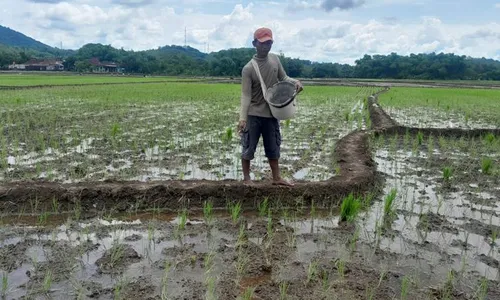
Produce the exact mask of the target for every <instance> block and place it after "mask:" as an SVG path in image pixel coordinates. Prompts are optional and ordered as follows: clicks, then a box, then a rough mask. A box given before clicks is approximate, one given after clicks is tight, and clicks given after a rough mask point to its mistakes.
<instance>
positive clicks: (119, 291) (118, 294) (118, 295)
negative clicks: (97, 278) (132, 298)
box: [113, 279, 125, 300]
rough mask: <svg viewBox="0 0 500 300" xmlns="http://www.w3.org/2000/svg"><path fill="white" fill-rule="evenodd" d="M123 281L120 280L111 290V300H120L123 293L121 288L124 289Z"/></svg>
mask: <svg viewBox="0 0 500 300" xmlns="http://www.w3.org/2000/svg"><path fill="white" fill-rule="evenodd" d="M124 284H125V282H124V280H123V279H120V280H119V281H118V282H117V283H116V284H115V287H114V289H113V297H114V298H113V299H114V300H120V299H122V291H123V287H124Z"/></svg>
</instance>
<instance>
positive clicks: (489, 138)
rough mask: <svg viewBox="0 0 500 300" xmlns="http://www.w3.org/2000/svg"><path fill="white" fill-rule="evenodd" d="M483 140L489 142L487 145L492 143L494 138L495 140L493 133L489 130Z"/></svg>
mask: <svg viewBox="0 0 500 300" xmlns="http://www.w3.org/2000/svg"><path fill="white" fill-rule="evenodd" d="M484 140H485V141H486V142H487V143H488V144H489V145H492V144H493V143H494V142H495V140H496V137H495V135H494V134H493V133H491V132H489V133H487V134H486V136H485V137H484Z"/></svg>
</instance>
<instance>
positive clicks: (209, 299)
mask: <svg viewBox="0 0 500 300" xmlns="http://www.w3.org/2000/svg"><path fill="white" fill-rule="evenodd" d="M215 281H216V277H215V276H212V275H210V276H208V277H207V279H206V280H205V284H206V286H207V291H206V294H205V299H206V300H217V294H216V291H215Z"/></svg>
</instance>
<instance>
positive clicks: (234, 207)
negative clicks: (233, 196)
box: [229, 202, 241, 224]
mask: <svg viewBox="0 0 500 300" xmlns="http://www.w3.org/2000/svg"><path fill="white" fill-rule="evenodd" d="M229 213H230V215H231V220H232V221H233V224H236V223H238V220H239V218H240V215H241V202H237V203H233V202H229Z"/></svg>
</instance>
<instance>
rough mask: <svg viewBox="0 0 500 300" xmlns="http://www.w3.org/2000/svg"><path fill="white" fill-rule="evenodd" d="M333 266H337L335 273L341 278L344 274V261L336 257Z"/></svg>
mask: <svg viewBox="0 0 500 300" xmlns="http://www.w3.org/2000/svg"><path fill="white" fill-rule="evenodd" d="M335 267H336V268H337V273H338V274H339V277H340V278H342V279H343V278H344V276H345V261H344V260H342V259H337V260H336V261H335Z"/></svg>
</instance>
